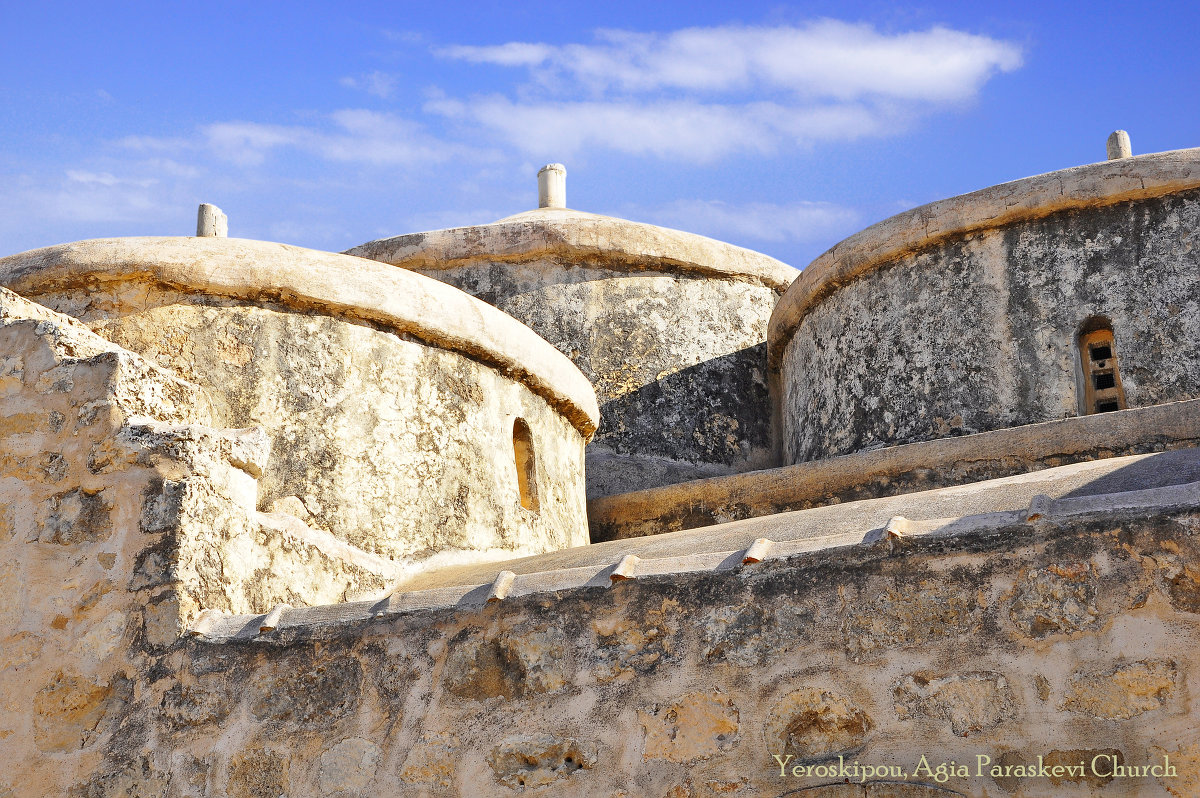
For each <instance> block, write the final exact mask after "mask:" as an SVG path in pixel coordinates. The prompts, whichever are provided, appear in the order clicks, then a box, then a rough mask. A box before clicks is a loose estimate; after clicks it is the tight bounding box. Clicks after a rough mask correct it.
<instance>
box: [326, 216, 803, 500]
mask: <svg viewBox="0 0 1200 798" xmlns="http://www.w3.org/2000/svg"><path fill="white" fill-rule="evenodd" d="M348 252H349V254H354V255H359V256H362V257H367V258H373V259H375V260H379V261H382V262H385V263H390V264H393V265H396V266H400V267H402V268H405V269H410V270H414V271H419V272H420V273H422V274H427V275H429V276H430V277H434V278H436V279H438V280H441V281H444V282H446V283H449V284H451V285H454V286H457V287H458V288H461V289H462V290H464V291H466V292H467V293H469V294H471V295H472V296H476V297H479V298H480V299H483V300H484V301H486V302H489V303H491V304H492V305H495V306H496V307H498V308H500V309H501V310H503V311H504V312H506V313H508V314H510V315H511V316H513V317H514V318H517V319H519V320H520V321H522V322H524V323H525V324H528V325H529V326H530V327H531V328H533V330H534V331H536V332H537V333H538V334H539V335H540V336H542V337H543V338H545V339H546V340H547V341H549V342H550V343H551V344H553V345H554V346H555V347H556V348H558V350H559V351H561V352H563V353H564V354H566V355H567V356H568V357H570V358H571V360H572V362H574V363H575V364H576V365H577V366H578V367H579V368H580V370H581V371H582V372H583V373H584V374H585V375H587V377H588V378H589V379H590V380H591V381H592V383H593V385H594V386H595V388H596V394H597V398H598V400H599V402H600V410H601V421H600V428H599V430H598V431H597V434H596V438H595V440H594V441H593V442H592V444H591V445H590V446H589V448H588V453H587V458H588V461H587V462H588V465H587V479H588V495H589V496H593V497H594V496H598V495H607V494H610V493H620V492H623V491H626V490H633V489H636V488H640V487H646V486H648V485H660V484H669V483H673V482H680V481H683V480H687V479H695V478H698V477H705V476H712V475H715V474H728V473H734V472H738V471H745V470H748V469H751V468H763V467H766V466H769V465H772V464H773V459H772V450H771V444H770V419H769V415H770V414H769V410H768V407H769V405H768V398H767V385H766V360H765V345H764V341H765V338H766V323H767V319H768V317H769V316H770V313H771V310H772V308H774V306H775V302H776V301H777V300H778V297H779V295H780V294H781V293H782V292H783V290H784V289H785V288H786V287H787V285H788V284H789V283H790V282H791V280H792V279H794V278H795V276H796V274H797V273H796V271H795V270H794V269H792V268H791V267H789V266H786V265H785V264H783V263H780V262H779V261H776V260H775V259H773V258H769V257H767V256H765V255H761V254H759V253H757V252H752V251H750V250H746V249H742V248H740V247H735V246H732V245H730V244H725V243H722V242H719V241H714V240H712V239H708V238H704V237H702V236H697V235H693V234H690V233H684V232H681V231H678V230H668V229H665V228H661V227H655V226H653V225H645V224H636V223H633V222H629V221H625V220H621V219H613V218H609V217H604V216H596V215H594V214H588V213H580V212H578V211H572V210H566V209H555V208H546V209H542V210H538V211H531V212H528V213H523V214H519V215H517V216H513V217H510V218H508V219H502V220H500V221H499V222H496V223H494V224H487V225H480V226H477V227H465V228H456V229H452V230H439V231H434V232H429V233H414V234H411V235H406V236H398V237H395V238H389V239H384V240H380V241H373V242H370V243H368V244H363V245H362V246H359V247H356V248H354V249H351V250H349V251H348Z"/></svg>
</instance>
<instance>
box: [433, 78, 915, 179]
mask: <svg viewBox="0 0 1200 798" xmlns="http://www.w3.org/2000/svg"><path fill="white" fill-rule="evenodd" d="M426 108H427V109H428V110H430V111H433V112H435V113H441V114H443V115H445V116H448V117H451V118H455V119H460V120H463V121H466V122H469V123H471V124H482V125H484V126H486V127H488V128H490V129H492V130H494V131H495V132H496V133H497V134H498V135H500V136H501V137H502V138H504V139H506V140H507V141H508V142H509V143H510V144H511V145H513V146H515V147H517V148H518V149H520V150H522V151H525V152H527V153H529V154H531V155H545V156H546V157H551V156H555V155H557V156H560V157H567V156H569V155H573V154H576V153H579V152H583V151H587V150H591V149H603V148H611V149H615V150H618V151H620V152H624V153H628V154H632V155H647V156H653V157H656V158H664V159H670V160H686V161H695V162H700V163H709V162H712V161H714V160H716V159H718V158H721V157H724V156H727V155H730V154H732V153H754V154H758V155H771V154H775V153H777V152H778V151H779V150H780V149H781V148H783V147H787V146H792V147H807V146H810V145H812V144H814V143H816V142H819V141H828V140H831V139H840V140H849V139H854V138H858V137H860V136H866V135H872V134H877V133H879V132H880V128H881V125H883V119H882V118H881V117H880V114H879V113H878V112H877V110H876V109H871V108H868V107H865V106H861V105H855V104H844V105H813V106H789V105H782V104H780V103H775V102H756V103H747V104H743V105H736V104H720V103H703V102H697V101H695V100H663V101H661V102H657V103H638V102H625V101H611V102H602V101H590V102H536V103H535V102H514V101H512V100H510V99H508V98H507V97H503V96H497V95H493V96H487V97H477V98H475V99H473V100H472V101H470V102H464V101H461V100H450V99H441V100H433V101H431V102H429V103H427V105H426ZM901 116H903V114H901V113H900V112H899V110H898V109H897V110H895V111H893V112H892V114H891V117H892V118H893V119H895V118H900V117H901Z"/></svg>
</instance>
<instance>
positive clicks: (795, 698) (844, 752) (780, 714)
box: [764, 687, 875, 764]
mask: <svg viewBox="0 0 1200 798" xmlns="http://www.w3.org/2000/svg"><path fill="white" fill-rule="evenodd" d="M873 728H875V723H874V721H873V720H872V719H871V717H870V716H869V715H868V714H867V713H866V712H864V711H863V710H862V708H860V707H858V706H856V705H855V703H854V702H853V701H852V700H851V699H849V698H847V697H846V696H844V695H841V694H839V693H836V692H830V691H827V690H823V689H821V688H818V687H802V688H800V689H798V690H793V691H792V692H790V693H788V694H786V695H785V696H783V697H782V698H780V699H779V700H778V701H777V702H775V703H774V704H773V705H772V707H771V715H770V719H769V720H768V722H767V725H766V728H765V729H764V735H765V743H766V750H767V751H769V752H770V754H771V755H775V754H778V755H779V757H780V758H782V759H784V760H787V758H788V755H791V756H792V757H794V759H792V760H791V762H794V763H795V764H801V763H808V762H819V761H822V760H826V759H832V758H836V757H837V756H839V755H840V756H846V757H849V756H851V755H853V754H855V753H857V752H858V751H860V750H862V748H863V747H864V746H865V745H866V744H867V741H868V739H869V735H870V733H871V730H872V729H873Z"/></svg>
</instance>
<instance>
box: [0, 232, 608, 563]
mask: <svg viewBox="0 0 1200 798" xmlns="http://www.w3.org/2000/svg"><path fill="white" fill-rule="evenodd" d="M198 263H203V267H202V268H198V267H197V264H198ZM148 272H153V277H150V276H148ZM97 281H99V282H100V283H101V285H100V286H96V285H93V283H95V282H97ZM368 282H369V286H368ZM0 283H4V284H9V285H19V286H20V287H21V290H23V291H27V292H29V293H30V294H31V295H35V296H36V297H37V298H38V299H39V301H41V302H44V303H47V304H49V305H52V306H53V307H55V308H58V309H60V310H65V311H67V312H70V313H72V314H73V315H75V316H77V317H78V318H80V319H83V320H84V321H86V322H87V323H89V324H90V325H92V327H93V328H94V329H95V330H96V331H98V332H99V333H100V334H101V335H103V336H105V337H106V338H108V339H109V340H111V341H114V342H116V343H117V344H119V345H120V346H122V347H124V348H126V349H128V350H131V351H135V352H138V353H139V354H141V355H144V356H145V357H147V358H150V359H151V360H153V361H155V362H157V363H158V364H160V365H162V366H166V367H169V368H172V369H174V370H176V372H177V373H178V374H180V375H181V376H183V377H184V378H185V379H187V380H189V381H191V382H193V383H195V384H196V385H199V386H202V387H203V388H205V389H206V392H207V396H208V398H209V400H210V401H211V403H212V410H213V420H214V421H215V425H216V426H218V427H235V428H241V427H252V426H257V427H261V428H262V429H264V430H265V431H266V432H267V434H268V436H269V437H270V440H271V450H272V456H271V458H270V460H269V462H268V464H267V467H266V468H265V470H264V471H263V473H262V474H261V475H255V476H256V477H257V476H261V479H260V487H261V496H259V497H258V498H259V500H260V501H261V503H262V506H264V507H265V506H269V505H271V504H272V503H273V502H275V501H276V500H284V499H287V498H289V497H296V498H298V499H300V500H301V503H302V504H303V506H304V508H305V511H306V515H307V516H308V518H307V519H306V520H307V521H308V522H309V523H310V525H312V526H314V527H317V528H320V529H323V530H327V531H329V532H332V533H333V534H334V535H335V536H336V537H338V538H339V539H341V540H343V541H345V542H347V543H350V544H352V545H355V546H356V547H358V548H360V549H362V550H364V551H367V552H370V553H377V554H380V555H382V556H385V557H387V558H390V559H397V560H409V561H423V560H426V559H428V558H429V557H430V556H431V555H433V554H435V553H441V554H443V555H444V557H446V558H449V559H453V558H454V556H455V552H456V551H457V552H466V553H471V552H474V553H478V552H492V554H490V555H489V556H493V557H494V556H495V552H496V551H507V552H512V553H537V552H540V551H546V550H553V549H558V548H563V547H566V546H570V545H578V544H580V543H583V542H586V540H587V531H586V519H585V516H584V498H585V497H584V483H583V443H584V441H585V440H586V439H587V438H588V437H590V436H591V434H592V432H593V431H594V429H595V425H596V423H598V420H599V417H598V410H597V409H596V405H595V394H594V391H593V390H592V388H591V386H590V385H589V384H588V382H587V379H586V378H585V377H584V376H583V375H582V374H581V373H580V372H579V370H578V369H576V368H575V367H574V366H573V365H571V363H570V361H569V360H567V359H566V358H565V357H564V356H563V355H562V354H560V353H559V352H558V351H557V350H555V349H554V348H553V347H551V346H549V345H548V344H547V343H546V342H544V341H542V340H541V339H539V338H537V336H535V335H534V334H533V333H532V332H531V331H530V330H528V328H526V327H524V326H523V325H521V324H519V323H517V322H515V321H514V320H512V319H510V318H508V317H506V316H504V315H503V314H501V313H498V312H497V311H496V310H495V309H494V308H491V307H489V306H488V305H486V304H484V303H481V302H479V301H477V300H475V299H472V298H471V297H469V296H466V295H465V294H462V293H461V292H457V291H455V290H454V289H452V288H449V287H447V286H445V285H442V284H441V283H438V282H437V281H434V280H428V279H426V278H424V277H421V276H419V275H415V274H411V273H407V272H403V271H400V270H396V269H392V268H388V267H385V266H381V265H379V264H377V263H373V262H371V261H365V260H361V259H357V258H349V257H346V256H340V255H333V254H330V253H319V252H314V251H310V250H301V249H298V248H292V247H283V246H281V245H272V244H265V243H262V242H250V241H243V240H239V239H219V238H186V239H111V240H103V241H92V242H80V243H77V244H72V245H65V246H61V247H51V248H48V249H45V250H37V251H35V252H31V253H23V254H22V255H18V256H12V257H9V258H4V259H0ZM166 286H174V287H175V288H167V287H166ZM70 367H71V364H70V363H67V364H64V368H60V369H59V370H58V371H48V372H46V373H44V374H42V375H41V378H40V383H39V384H42V385H43V388H42V389H43V390H47V391H49V390H52V389H54V390H57V388H55V386H66V385H68V384H70V383H71V380H72V379H73V378H72V377H71V376H70V372H69V369H70ZM23 368H25V369H26V370H28V363H26V365H25V366H23ZM517 419H520V420H521V421H522V423H524V424H525V425H526V426H527V427H528V428H529V429H530V430H531V434H532V439H533V444H532V449H533V451H534V463H535V466H534V469H533V486H534V492H535V493H536V494H537V502H536V507H534V508H533V509H527V508H526V507H523V506H522V505H521V501H520V498H519V495H518V479H517V467H516V464H515V460H514V444H513V440H514V439H513V436H514V424H515V423H516V421H517ZM104 459H105V458H103V457H102V456H101V457H100V460H101V466H100V467H104V466H103V461H104ZM43 465H44V469H43V470H46V469H49V470H50V471H51V472H53V470H54V469H55V468H57V467H58V466H56V465H55V464H53V463H48V464H43ZM397 497H403V500H401V501H397ZM463 556H467V557H469V554H466V555H460V557H459V558H460V559H462V557H463Z"/></svg>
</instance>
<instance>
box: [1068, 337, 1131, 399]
mask: <svg viewBox="0 0 1200 798" xmlns="http://www.w3.org/2000/svg"><path fill="white" fill-rule="evenodd" d="M1079 355H1080V357H1079V361H1080V365H1082V366H1083V408H1082V409H1083V412H1084V413H1085V414H1087V415H1091V414H1093V413H1111V412H1113V411H1114V410H1124V409H1125V391H1124V389H1123V388H1122V387H1121V372H1120V371H1119V370H1118V368H1117V347H1116V344H1115V343H1114V341H1113V332H1112V325H1111V324H1109V323H1108V320H1107V319H1094V320H1091V321H1089V322H1088V323H1087V324H1085V325H1084V328H1083V332H1081V333H1080V334H1079Z"/></svg>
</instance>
